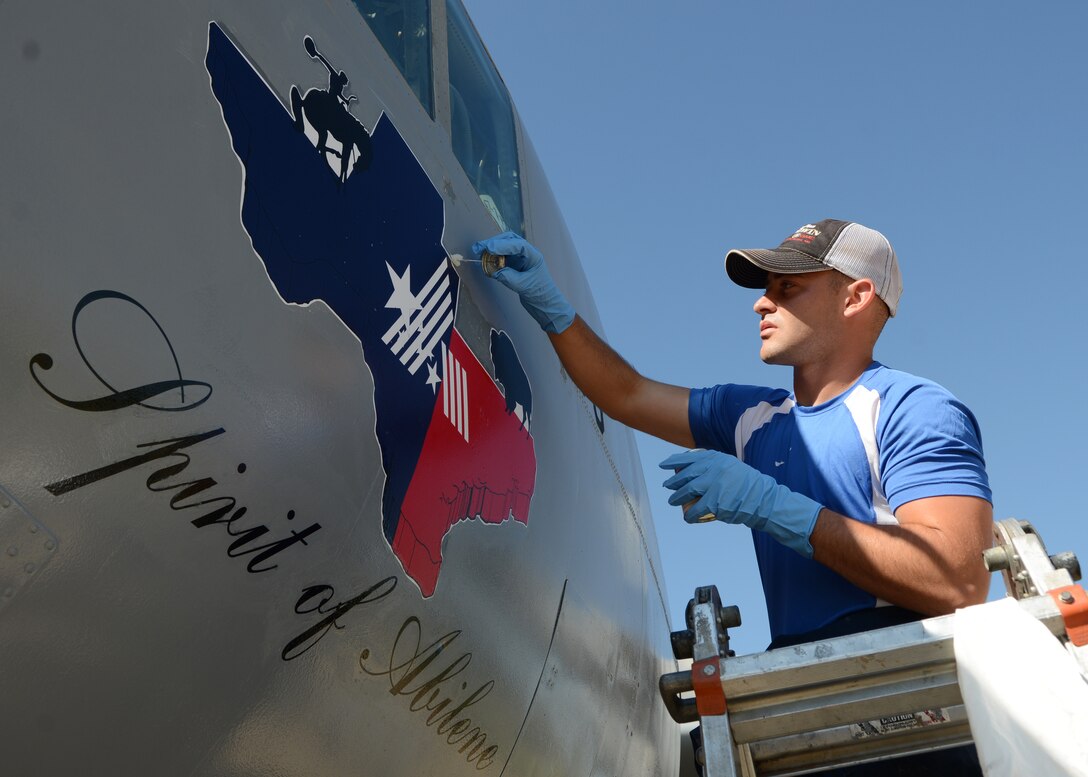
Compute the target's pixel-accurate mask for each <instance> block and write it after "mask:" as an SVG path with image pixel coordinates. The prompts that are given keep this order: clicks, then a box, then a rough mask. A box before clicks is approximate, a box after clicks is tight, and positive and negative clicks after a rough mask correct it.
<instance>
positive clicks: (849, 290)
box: [843, 278, 878, 318]
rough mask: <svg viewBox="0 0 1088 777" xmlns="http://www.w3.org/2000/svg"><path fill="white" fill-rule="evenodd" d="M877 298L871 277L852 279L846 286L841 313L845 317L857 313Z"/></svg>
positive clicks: (865, 308) (850, 316) (867, 307)
mask: <svg viewBox="0 0 1088 777" xmlns="http://www.w3.org/2000/svg"><path fill="white" fill-rule="evenodd" d="M877 299H878V297H877V296H876V286H875V285H874V284H873V282H872V280H871V279H869V278H860V279H859V280H856V281H853V282H852V283H850V284H848V285H847V287H846V300H845V307H844V308H843V315H844V316H846V317H847V318H852V317H853V316H856V315H859V314H860V313H861V312H862V311H865V310H868V309H869V307H870V306H871V305H872V304H873V303H874V302H875V301H876V300H877Z"/></svg>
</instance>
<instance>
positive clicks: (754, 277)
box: [725, 248, 831, 289]
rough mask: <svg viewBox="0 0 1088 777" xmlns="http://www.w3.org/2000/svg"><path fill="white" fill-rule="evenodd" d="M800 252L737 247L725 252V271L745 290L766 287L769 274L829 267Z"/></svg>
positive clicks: (820, 269) (809, 270)
mask: <svg viewBox="0 0 1088 777" xmlns="http://www.w3.org/2000/svg"><path fill="white" fill-rule="evenodd" d="M830 269H831V268H830V267H828V266H827V265H826V264H823V263H821V262H818V261H816V260H815V259H813V258H812V257H811V256H809V255H808V254H803V253H801V252H800V251H790V250H783V249H781V248H777V249H773V250H772V249H766V248H734V249H733V250H732V251H730V252H729V253H728V254H726V255H725V272H726V273H727V274H728V275H729V279H730V280H731V281H733V283H735V284H737V285H738V286H743V287H744V288H746V289H765V288H767V273H769V272H777V273H783V274H786V275H790V274H797V273H803V272H820V271H822V270H830Z"/></svg>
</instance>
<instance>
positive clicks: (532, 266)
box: [472, 232, 574, 334]
mask: <svg viewBox="0 0 1088 777" xmlns="http://www.w3.org/2000/svg"><path fill="white" fill-rule="evenodd" d="M484 249H487V251H488V252H490V253H492V254H499V255H502V256H505V257H506V266H505V267H504V268H502V269H501V270H499V271H498V272H497V273H495V274H494V275H493V276H491V277H493V278H494V279H495V280H497V281H499V282H500V283H501V284H502V285H503V286H506V287H507V288H508V289H513V290H514V291H516V292H517V294H518V297H520V298H521V306H522V307H523V308H525V309H526V310H527V311H529V315H530V316H532V317H533V318H535V319H536V322H537V323H538V324H540V327H541V329H543V330H544V331H545V332H554V333H556V334H558V333H559V332H562V331H563V330H564V329H566V328H567V327H568V326H570V325H571V324H572V323H573V322H574V308H573V307H571V304H570V303H569V302H567V299H566V297H564V296H563V293H562V292H561V291H559V288H558V287H557V286H556V285H555V281H553V280H552V276H551V275H550V274H549V273H548V267H547V266H546V265H545V264H544V255H543V254H541V253H540V251H538V250H537V249H536V248H535V247H534V246H533V245H532V244H531V243H529V242H528V241H527V240H525V238H523V237H521V236H520V235H518V234H516V233H514V232H503V233H502V234H501V235H495V237H492V238H488V239H487V240H481V241H480V242H478V243H473V244H472V253H473V254H475V255H476V258H477V259H479V258H480V253H481V252H482V251H483V250H484Z"/></svg>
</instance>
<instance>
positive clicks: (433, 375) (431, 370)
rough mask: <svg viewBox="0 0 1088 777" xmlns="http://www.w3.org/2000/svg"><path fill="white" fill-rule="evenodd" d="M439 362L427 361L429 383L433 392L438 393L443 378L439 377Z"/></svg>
mask: <svg viewBox="0 0 1088 777" xmlns="http://www.w3.org/2000/svg"><path fill="white" fill-rule="evenodd" d="M437 367H438V364H437V363H436V362H427V385H428V386H430V387H431V393H432V394H437V393H438V384H439V383H441V382H442V378H440V377H438V370H437Z"/></svg>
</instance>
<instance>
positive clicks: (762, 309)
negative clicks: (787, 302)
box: [752, 294, 774, 316]
mask: <svg viewBox="0 0 1088 777" xmlns="http://www.w3.org/2000/svg"><path fill="white" fill-rule="evenodd" d="M752 310H754V311H755V312H756V313H757V314H758V315H760V316H765V315H767V314H768V313H773V312H774V303H773V302H771V301H770V300H769V299H768V298H767V295H766V294H764V295H763V296H761V297H760V298H759V299H757V300H756V304H754V305H753V306H752Z"/></svg>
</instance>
